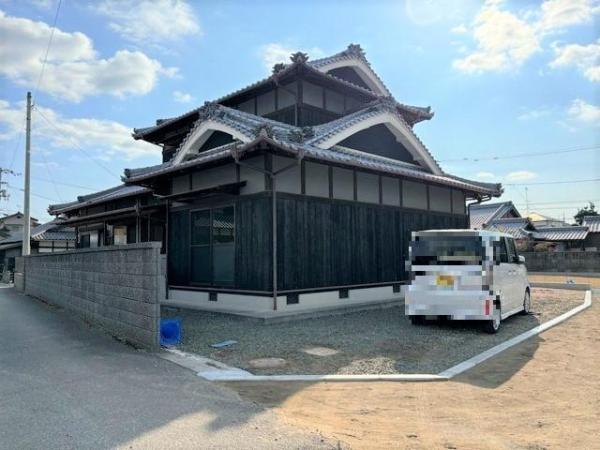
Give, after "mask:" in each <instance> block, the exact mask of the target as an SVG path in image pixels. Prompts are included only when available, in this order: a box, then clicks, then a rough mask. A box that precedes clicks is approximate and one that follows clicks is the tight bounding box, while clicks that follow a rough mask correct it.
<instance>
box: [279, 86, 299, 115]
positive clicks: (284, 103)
mask: <svg viewBox="0 0 600 450" xmlns="http://www.w3.org/2000/svg"><path fill="white" fill-rule="evenodd" d="M290 91H291V92H290ZM295 104H296V83H290V84H287V85H285V86H281V87H279V88H277V109H283V108H287V107H288V106H292V105H295Z"/></svg>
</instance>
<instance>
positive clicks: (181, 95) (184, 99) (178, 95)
mask: <svg viewBox="0 0 600 450" xmlns="http://www.w3.org/2000/svg"><path fill="white" fill-rule="evenodd" d="M173 100H175V101H176V102H178V103H190V102H191V101H192V100H194V97H192V95H191V94H188V93H187V92H181V91H175V92H173Z"/></svg>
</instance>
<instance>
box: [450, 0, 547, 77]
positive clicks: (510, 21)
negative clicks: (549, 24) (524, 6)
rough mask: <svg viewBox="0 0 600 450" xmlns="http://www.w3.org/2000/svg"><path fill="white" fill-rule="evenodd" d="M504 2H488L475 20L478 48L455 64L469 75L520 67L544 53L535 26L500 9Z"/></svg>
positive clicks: (474, 29)
mask: <svg viewBox="0 0 600 450" xmlns="http://www.w3.org/2000/svg"><path fill="white" fill-rule="evenodd" d="M500 6H501V2H500V1H492V0H488V1H487V2H486V3H485V5H484V6H483V7H482V9H481V11H480V12H479V14H478V15H477V17H476V18H475V22H474V28H473V36H474V38H475V40H476V41H477V49H476V50H475V51H473V52H471V53H470V54H468V55H467V56H465V57H464V58H461V59H456V60H454V62H453V65H454V67H455V68H457V69H458V70H461V71H463V72H467V73H480V72H485V71H494V70H508V69H511V68H515V67H519V66H520V65H521V64H523V62H525V61H526V60H527V59H528V58H529V57H530V56H531V55H533V54H534V53H535V52H537V51H538V50H540V45H539V41H538V38H537V36H536V34H535V30H534V28H533V26H531V25H530V24H529V23H527V22H526V21H525V20H523V19H521V18H519V17H518V16H516V15H515V14H512V13H510V12H508V11H505V10H502V9H500Z"/></svg>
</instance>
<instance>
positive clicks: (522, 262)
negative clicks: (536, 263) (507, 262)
mask: <svg viewBox="0 0 600 450" xmlns="http://www.w3.org/2000/svg"><path fill="white" fill-rule="evenodd" d="M518 259H519V264H525V257H524V256H521V255H519V256H518Z"/></svg>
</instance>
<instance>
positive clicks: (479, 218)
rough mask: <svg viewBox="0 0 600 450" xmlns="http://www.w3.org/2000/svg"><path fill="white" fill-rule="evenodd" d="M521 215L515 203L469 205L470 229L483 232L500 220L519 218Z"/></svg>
mask: <svg viewBox="0 0 600 450" xmlns="http://www.w3.org/2000/svg"><path fill="white" fill-rule="evenodd" d="M519 217H521V214H519V211H518V210H517V208H516V207H515V205H514V204H513V202H510V201H508V202H500V203H471V204H470V205H469V228H471V229H472V230H483V229H484V228H486V227H487V226H488V225H489V224H490V223H492V222H493V221H495V220H498V219H513V218H519Z"/></svg>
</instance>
